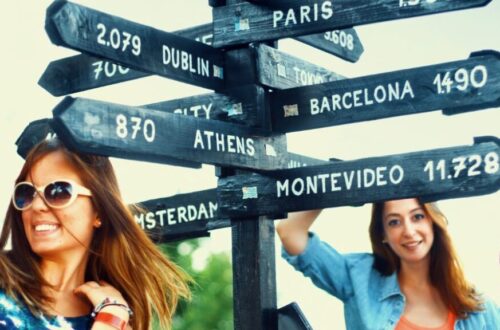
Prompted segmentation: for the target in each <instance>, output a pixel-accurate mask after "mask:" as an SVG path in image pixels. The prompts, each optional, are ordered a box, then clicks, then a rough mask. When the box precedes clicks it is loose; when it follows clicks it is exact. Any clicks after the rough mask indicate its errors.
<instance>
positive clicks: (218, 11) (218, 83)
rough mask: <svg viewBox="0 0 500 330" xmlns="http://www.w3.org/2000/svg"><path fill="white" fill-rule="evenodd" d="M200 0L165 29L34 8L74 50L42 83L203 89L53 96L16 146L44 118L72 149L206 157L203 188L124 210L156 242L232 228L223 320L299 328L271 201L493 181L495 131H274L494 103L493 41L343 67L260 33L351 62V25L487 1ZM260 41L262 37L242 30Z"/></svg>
mask: <svg viewBox="0 0 500 330" xmlns="http://www.w3.org/2000/svg"><path fill="white" fill-rule="evenodd" d="M209 2H210V4H211V5H212V6H213V31H212V27H211V24H206V25H200V26H198V27H193V28H191V29H186V30H181V31H176V32H175V33H168V32H164V31H160V30H157V29H154V28H151V27H148V26H145V25H141V24H137V23H135V22H131V21H128V20H125V19H122V18H119V17H116V16H112V15H109V14H106V13H103V12H99V11H96V10H94V9H90V8H87V7H84V6H81V5H77V4H73V3H70V2H67V1H55V2H54V3H53V4H52V5H51V6H50V7H49V8H48V10H47V18H46V30H47V33H48V35H49V37H50V39H51V41H52V42H53V43H55V44H57V45H62V46H65V47H68V48H72V49H76V50H78V51H81V52H82V53H83V54H80V55H76V56H73V57H70V58H66V59H61V60H57V61H54V62H52V63H51V64H50V65H49V67H48V68H47V70H46V72H45V73H44V75H43V76H42V77H41V79H40V82H39V83H40V85H41V86H42V87H44V88H45V89H47V90H48V91H49V92H51V93H52V94H54V95H66V94H69V93H73V92H78V91H84V90H87V89H91V88H96V87H101V86H106V85H110V84H114V83H118V82H123V81H128V80H131V79H135V78H140V77H145V76H147V75H150V74H157V75H160V76H164V77H167V78H172V79H175V80H179V81H182V82H185V83H189V84H192V85H196V86H200V87H204V88H208V89H211V90H214V91H215V92H214V93H207V94H203V95H196V96H191V97H184V98H180V99H170V100H167V101H158V102H155V103H153V104H147V105H142V106H139V107H133V106H128V105H118V104H112V103H106V102H101V101H96V100H89V99H82V98H76V99H75V98H71V97H67V98H65V99H64V100H63V101H62V102H60V103H59V105H57V106H56V108H55V109H54V111H53V117H54V118H53V119H51V120H50V121H49V120H41V121H37V122H33V123H31V124H30V125H29V126H28V127H27V129H26V130H25V132H23V134H22V135H21V137H20V138H19V139H18V141H17V142H16V143H17V144H18V153H19V154H21V155H22V156H23V157H25V156H26V154H27V152H28V151H29V149H30V148H31V147H32V146H33V145H34V144H35V143H36V142H37V141H39V140H41V139H44V138H46V137H47V136H48V137H50V136H52V135H53V134H54V132H55V133H57V135H58V136H59V137H60V138H61V139H62V140H63V141H64V142H65V143H66V144H67V145H68V146H69V147H70V148H74V149H76V150H79V151H82V152H89V153H95V154H100V155H106V156H114V157H121V158H128V159H135V160H142V161H151V162H160V163H165V164H171V165H176V166H186V167H194V168H196V167H200V165H201V164H202V163H204V164H213V165H217V166H220V167H218V168H217V171H216V173H217V175H218V176H219V182H218V186H217V188H212V189H207V190H203V191H197V192H191V193H187V194H180V195H176V196H170V197H165V198H159V199H154V200H148V201H145V202H142V203H140V204H141V205H142V206H143V209H142V210H137V211H136V213H135V217H136V220H137V222H138V223H139V224H140V225H141V227H142V228H144V230H146V231H147V232H148V234H149V235H151V237H153V238H154V239H156V240H157V241H169V240H174V239H186V238H192V237H200V236H207V235H209V232H210V231H211V230H215V229H219V228H223V227H229V226H230V227H231V229H232V245H233V253H232V257H233V274H234V276H233V278H234V282H233V284H234V285H233V289H234V291H233V295H234V326H235V329H237V330H247V329H248V330H250V329H251V330H254V329H256V330H264V329H269V330H276V329H280V330H281V329H287V330H289V329H292V328H293V327H294V326H296V328H297V329H309V328H310V326H309V325H308V323H307V321H306V320H305V319H304V317H303V316H302V315H301V313H298V314H297V313H295V314H294V315H295V316H293V317H288V316H286V315H284V314H283V313H278V312H277V306H276V284H275V281H276V279H275V266H274V263H275V251H274V224H273V216H275V215H280V216H284V213H286V212H289V211H298V210H306V209H316V208H323V207H334V206H341V205H360V204H363V203H368V202H374V201H383V200H388V199H394V198H402V197H414V196H419V197H420V198H422V200H427V201H433V200H437V199H446V198H459V197H467V196H476V195H482V194H487V193H493V192H496V191H498V189H499V188H500V170H499V167H500V165H499V156H500V142H499V139H498V138H497V137H483V138H477V139H476V140H475V143H474V145H472V146H458V147H450V148H444V149H435V150H426V151H419V152H411V153H405V154H398V155H390V156H380V157H373V158H366V159H359V160H352V161H341V160H332V161H330V162H325V161H322V160H317V159H314V158H310V157H307V156H304V155H297V154H293V153H290V152H288V151H287V146H286V137H285V135H284V134H283V133H286V132H294V131H300V130H309V129H313V128H319V127H326V126H334V125H340V124H347V123H355V122H362V121H367V120H374V119H381V118H386V117H392V116H402V115H408V114H414V113H420V112H426V111H433V110H443V113H444V114H455V113H461V112H468V111H473V110H479V109H486V108H490V107H498V106H499V105H500V94H499V93H500V76H499V74H500V65H499V53H498V52H496V51H482V52H478V53H474V54H473V55H472V56H471V57H470V58H469V59H466V60H462V61H455V62H450V63H442V64H435V65H431V66H426V67H420V68H413V69H407V70H401V71H396V72H389V73H381V74H378V75H372V76H368V77H360V78H355V79H347V78H344V77H342V76H340V75H338V74H336V73H333V72H331V71H329V70H326V69H324V68H322V67H319V66H317V65H315V64H313V63H309V62H306V61H304V60H302V59H298V58H295V57H293V56H291V55H288V54H286V53H284V52H281V51H279V50H277V49H276V48H274V47H271V46H270V45H273V43H274V41H276V40H277V39H281V38H288V37H296V38H297V39H298V40H300V41H302V42H304V43H307V44H309V45H312V46H313V47H316V48H320V49H322V50H325V51H327V52H330V53H332V54H335V55H337V56H340V57H342V58H344V59H346V60H349V61H352V62H355V61H357V59H358V58H359V56H360V55H361V53H362V52H363V46H362V45H361V43H360V41H359V38H358V36H357V34H356V32H355V31H354V30H353V29H352V27H353V26H357V25H362V24H368V23H372V22H381V21H389V20H395V19H401V18H408V17H415V16H421V15H429V14H435V13H441V12H447V11H453V10H460V9H467V8H474V7H479V6H485V5H486V4H488V3H489V2H490V1H489V0H467V1H465V0H455V1H452V0H437V1H436V0H368V1H360V0H355V1H347V0H339V1H328V0H308V1H300V0H266V1H264V0H253V1H252V3H251V2H246V1H241V0H226V1H224V0H210V1H209ZM339 29H342V30H339ZM258 41H271V43H269V44H261V43H253V42H258ZM251 42H252V44H249V43H251ZM212 43H213V46H212V45H211V44H212ZM274 45H275V43H274ZM236 46H237V47H236ZM179 115H182V116H179ZM278 314H279V315H280V316H278ZM296 314H297V315H299V317H298V318H297V317H296V316H297V315H296ZM285 316H286V317H285ZM297 319H298V320H299V321H296V320H297Z"/></svg>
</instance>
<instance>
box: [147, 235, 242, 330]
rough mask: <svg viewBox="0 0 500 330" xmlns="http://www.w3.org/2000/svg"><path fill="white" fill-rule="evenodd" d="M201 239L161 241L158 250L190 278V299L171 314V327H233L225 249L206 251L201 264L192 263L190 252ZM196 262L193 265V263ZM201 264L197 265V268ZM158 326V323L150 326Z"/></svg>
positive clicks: (188, 329) (211, 329) (177, 329)
mask: <svg viewBox="0 0 500 330" xmlns="http://www.w3.org/2000/svg"><path fill="white" fill-rule="evenodd" d="M201 240H202V239H191V240H186V241H182V242H175V243H168V244H163V245H161V246H160V247H161V249H162V251H163V252H164V253H165V254H166V255H168V256H169V258H170V259H171V260H173V261H174V262H175V263H176V264H177V265H179V266H180V267H182V268H183V269H184V270H185V271H186V272H187V273H188V274H189V275H190V276H191V277H192V278H193V280H194V283H193V285H191V290H192V296H193V297H192V300H191V301H190V302H185V301H182V302H181V303H180V305H179V307H178V309H177V312H176V315H175V318H174V325H173V328H174V330H226V329H227V330H229V329H233V298H232V295H233V292H232V269H231V262H230V258H229V256H228V255H227V254H226V253H217V254H212V255H209V256H208V258H207V259H206V260H204V261H205V265H204V267H199V265H195V261H197V260H193V255H195V254H196V251H197V250H198V249H202V248H203V247H200V243H201ZM195 266H197V267H195ZM200 268H201V269H200ZM154 329H155V330H157V329H159V327H158V326H155V327H154Z"/></svg>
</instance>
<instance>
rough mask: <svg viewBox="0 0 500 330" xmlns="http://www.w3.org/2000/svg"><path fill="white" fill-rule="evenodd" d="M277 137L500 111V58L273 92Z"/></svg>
mask: <svg viewBox="0 0 500 330" xmlns="http://www.w3.org/2000/svg"><path fill="white" fill-rule="evenodd" d="M270 99H271V111H272V122H273V131H275V132H294V131H300V130H307V129H313V128H319V127H326V126H334V125H341V124H348V123H354V122H360V121H366V120H374V119H380V118H386V117H393V116H402V115H408V114H414V113H420V112H427V111H433V110H439V109H444V111H443V112H444V113H445V114H454V113H460V112H465V111H473V110H478V109H485V108H491V107H498V106H500V53H498V52H494V51H484V52H478V53H474V54H472V55H471V57H470V58H469V59H467V60H463V61H456V62H449V63H444V64H437V65H431V66H426V67H420V68H414V69H408V70H401V71H395V72H389V73H382V74H377V75H373V76H367V77H359V78H355V79H345V80H339V81H335V82H329V83H324V84H320V85H315V86H309V87H300V88H292V89H288V90H281V91H274V92H273V93H272V94H271V96H270Z"/></svg>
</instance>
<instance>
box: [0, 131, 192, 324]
mask: <svg viewBox="0 0 500 330" xmlns="http://www.w3.org/2000/svg"><path fill="white" fill-rule="evenodd" d="M55 151H61V152H63V154H64V155H65V156H66V158H67V160H68V161H69V162H70V164H72V165H73V167H74V168H75V169H76V170H77V171H78V173H79V176H80V178H81V180H82V182H83V184H84V186H86V187H87V188H88V189H90V191H91V192H92V203H93V205H94V208H95V210H96V211H97V214H98V216H99V219H101V222H102V225H101V227H100V228H98V229H96V230H95V231H94V236H93V238H92V243H91V246H90V247H89V259H88V263H87V266H86V271H85V280H86V281H99V280H104V281H107V282H108V283H110V284H111V285H112V286H114V287H115V288H116V289H117V290H118V291H120V292H121V293H122V295H123V296H124V298H125V300H126V301H127V302H128V304H129V305H130V308H131V309H132V310H133V311H134V315H133V317H132V318H131V319H130V325H131V326H132V328H133V329H137V330H147V329H150V328H151V324H152V319H153V312H154V313H155V314H156V315H157V316H158V318H159V320H160V324H161V326H162V328H165V329H170V328H171V325H172V317H173V314H174V311H175V308H176V306H177V303H178V299H179V298H180V297H184V298H189V296H190V293H189V289H188V285H187V282H188V281H189V278H188V276H187V275H186V274H185V273H184V272H182V271H181V270H180V269H179V268H177V267H176V265H174V264H173V263H172V262H170V261H169V260H168V259H167V258H166V257H165V256H164V255H163V254H162V253H161V252H160V250H159V249H158V248H157V247H156V246H155V245H154V243H153V242H152V241H151V240H150V239H149V238H148V237H147V235H146V234H145V233H144V231H143V230H142V229H141V228H140V227H139V225H138V224H137V223H136V222H135V220H134V217H133V215H132V213H131V211H130V210H129V208H128V207H127V205H125V203H124V202H123V201H122V198H121V195H120V192H119V189H118V182H117V180H116V177H115V174H114V170H113V167H112V165H111V162H110V161H109V159H108V158H107V157H102V156H96V155H89V154H82V153H78V152H74V151H70V150H68V149H67V148H66V147H65V146H64V145H63V144H62V143H61V142H60V141H59V140H58V139H50V140H45V141H43V142H41V143H39V144H38V145H37V146H35V147H34V148H33V149H32V150H31V151H30V153H29V154H28V156H27V157H26V162H25V164H24V166H23V168H22V169H21V173H20V174H19V176H18V178H17V180H16V183H17V182H20V181H23V180H25V178H26V177H27V175H28V173H29V172H30V170H31V168H32V167H33V166H34V165H35V164H36V163H37V162H38V161H39V160H40V159H41V158H43V157H44V156H46V155H48V154H50V153H52V152H55ZM9 236H11V238H12V250H10V251H8V252H6V251H5V247H6V244H7V240H8V238H9ZM0 249H1V250H2V251H1V252H0V287H2V288H3V289H4V290H5V291H6V292H7V293H8V294H10V295H12V296H14V297H17V298H18V299H22V301H23V302H24V303H26V305H27V306H28V307H29V308H30V309H31V310H32V311H42V312H45V311H47V308H46V305H47V303H50V302H51V301H52V300H51V298H50V297H48V296H47V295H46V294H44V290H43V287H47V286H50V285H49V283H47V282H46V281H45V280H44V279H43V277H42V273H41V271H40V267H39V261H40V258H39V257H38V256H37V255H36V254H35V253H33V251H32V250H31V248H30V245H29V243H28V240H27V238H26V234H25V232H24V228H23V224H22V218H21V212H20V211H18V210H16V209H15V208H14V207H13V206H12V203H11V204H10V205H9V207H8V210H7V215H6V218H5V223H4V226H3V229H2V233H1V236H0Z"/></svg>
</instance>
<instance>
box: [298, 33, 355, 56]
mask: <svg viewBox="0 0 500 330" xmlns="http://www.w3.org/2000/svg"><path fill="white" fill-rule="evenodd" d="M295 39H297V40H299V41H302V42H303V43H305V44H308V45H309V46H312V47H315V48H317V49H320V50H322V51H325V52H327V53H330V54H333V55H336V56H338V57H340V58H342V59H344V60H346V61H349V62H357V61H358V60H359V58H360V57H361V54H363V52H364V48H363V45H362V44H361V40H359V37H358V33H357V32H356V30H354V29H344V30H331V31H326V32H323V33H316V34H311V35H307V36H299V37H296V38H295Z"/></svg>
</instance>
